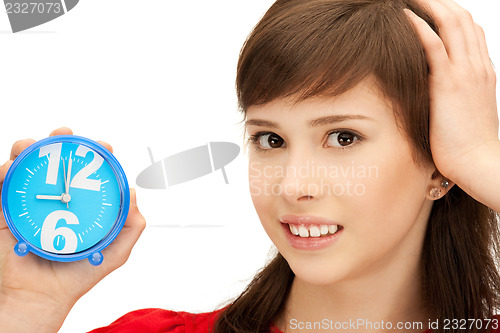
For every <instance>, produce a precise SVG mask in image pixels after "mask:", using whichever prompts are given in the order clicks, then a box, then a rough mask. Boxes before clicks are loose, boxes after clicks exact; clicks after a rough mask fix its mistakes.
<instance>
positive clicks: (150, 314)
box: [89, 308, 223, 333]
mask: <svg viewBox="0 0 500 333" xmlns="http://www.w3.org/2000/svg"><path fill="white" fill-rule="evenodd" d="M222 310H223V309H219V310H215V311H213V312H205V313H190V312H182V311H171V310H164V309H156V308H150V309H141V310H136V311H132V312H129V313H127V314H125V315H124V316H122V317H120V318H118V319H117V320H116V321H114V322H113V323H111V325H109V326H106V327H101V328H97V329H95V330H92V331H90V332H89V333H118V332H119V333H136V332H150V333H160V332H161V333H170V332H171V333H206V332H209V329H210V331H211V330H212V327H213V325H214V322H215V319H217V316H218V315H219V314H220V313H221V312H222Z"/></svg>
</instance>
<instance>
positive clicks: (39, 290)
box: [0, 128, 145, 332]
mask: <svg viewBox="0 0 500 333" xmlns="http://www.w3.org/2000/svg"><path fill="white" fill-rule="evenodd" d="M61 134H72V132H71V130H69V129H67V128H62V129H58V130H55V131H54V132H52V133H51V136H52V135H61ZM33 143H34V140H22V141H18V142H16V143H15V144H14V145H13V147H12V153H11V156H10V160H9V161H7V162H6V163H5V164H4V165H2V166H1V167H0V190H1V185H2V183H3V180H4V178H5V175H6V173H7V170H8V168H9V167H10V165H11V164H12V162H13V161H14V159H15V158H16V157H17V156H18V155H19V154H20V153H21V152H22V151H23V150H24V149H26V148H27V147H28V146H29V145H31V144H33ZM100 143H101V144H103V145H104V146H105V147H106V148H108V150H110V151H112V148H111V146H110V145H108V144H106V143H104V142H100ZM0 208H1V206H0ZM144 227H145V220H144V218H143V216H142V215H141V213H140V212H139V210H138V209H137V205H136V200H135V191H134V190H133V189H131V193H130V209H129V213H128V217H127V220H126V222H125V225H124V226H123V229H122V230H121V232H120V234H119V235H118V237H117V238H116V239H115V240H114V241H113V243H111V245H109V246H108V247H107V248H106V249H104V250H103V255H104V261H103V263H102V264H101V265H99V266H92V265H91V264H90V263H89V262H88V261H87V260H80V261H76V262H70V263H62V262H53V261H49V260H46V259H42V258H40V257H38V256H36V255H34V254H32V253H29V254H28V255H26V256H25V257H19V256H17V255H16V254H15V253H14V245H15V244H16V243H17V240H16V239H15V237H14V236H13V235H12V234H11V232H10V230H9V229H8V228H7V224H6V222H5V219H4V216H3V214H2V213H0V323H1V325H0V326H1V327H2V331H3V330H6V331H7V332H57V330H58V329H59V328H60V327H61V325H62V323H63V322H64V319H65V318H66V315H67V314H68V313H69V311H70V310H71V308H72V306H73V305H74V304H75V303H76V301H77V300H78V299H79V298H80V297H81V296H83V295H84V294H85V293H86V292H87V291H89V290H90V289H91V288H92V287H93V286H94V285H95V284H97V282H99V281H100V280H101V279H102V278H103V277H105V276H106V275H108V274H109V273H110V272H112V271H113V270H115V269H116V268H118V267H120V266H121V265H123V264H124V263H125V261H127V259H128V257H129V255H130V252H131V250H132V247H133V246H134V244H135V243H136V241H137V239H138V238H139V236H140V235H141V233H142V231H143V230H144Z"/></svg>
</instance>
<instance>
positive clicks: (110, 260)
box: [103, 188, 146, 270]
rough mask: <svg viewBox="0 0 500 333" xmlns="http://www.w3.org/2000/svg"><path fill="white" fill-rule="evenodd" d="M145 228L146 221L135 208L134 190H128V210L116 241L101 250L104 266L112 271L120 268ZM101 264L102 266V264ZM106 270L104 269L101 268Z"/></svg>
mask: <svg viewBox="0 0 500 333" xmlns="http://www.w3.org/2000/svg"><path fill="white" fill-rule="evenodd" d="M145 227H146V220H145V219H144V216H142V214H141V212H140V211H139V209H138V207H137V201H136V192H135V189H133V188H131V189H130V208H129V212H128V216H127V220H126V221H125V224H124V225H123V228H122V230H121V231H120V233H119V234H118V236H117V237H116V239H115V240H114V241H113V242H112V243H111V244H110V245H109V246H108V247H107V248H106V249H104V250H103V255H104V263H106V265H104V266H105V267H108V268H111V269H112V270H114V269H116V268H118V267H120V266H122V265H123V264H124V263H125V262H126V261H127V260H128V258H129V256H130V253H131V251H132V248H133V247H134V245H135V243H136V242H137V240H138V239H139V237H140V236H141V234H142V232H143V231H144V228H145ZM104 263H103V264H104ZM103 269H106V268H103Z"/></svg>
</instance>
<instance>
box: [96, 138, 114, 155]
mask: <svg viewBox="0 0 500 333" xmlns="http://www.w3.org/2000/svg"><path fill="white" fill-rule="evenodd" d="M97 143H98V144H100V145H102V146H103V147H104V148H106V149H107V150H109V152H110V153H111V154H113V147H112V146H111V145H110V144H109V143H107V142H105V141H97Z"/></svg>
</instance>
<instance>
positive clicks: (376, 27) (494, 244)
mask: <svg viewBox="0 0 500 333" xmlns="http://www.w3.org/2000/svg"><path fill="white" fill-rule="evenodd" d="M403 8H409V9H411V10H412V11H413V12H415V13H416V14H417V15H418V16H420V17H421V18H423V19H424V20H425V21H426V22H427V23H428V24H429V25H430V26H431V28H432V29H434V31H436V33H439V32H438V30H437V27H436V24H435V22H434V20H433V19H432V17H431V16H430V14H429V13H428V12H427V10H426V9H425V8H422V7H421V6H420V5H419V4H417V2H416V1H415V0H312V1H311V0H278V1H276V2H275V3H274V4H273V5H272V7H271V8H270V9H269V10H268V11H267V13H266V14H265V15H264V17H263V18H262V19H261V20H260V22H259V23H258V24H257V25H256V26H255V28H254V30H253V31H252V33H251V34H250V36H249V37H248V39H247V40H246V42H245V44H244V46H243V48H242V50H241V54H240V58H239V61H238V69H237V78H236V88H237V95H238V101H239V106H240V109H241V111H242V112H243V113H245V112H246V110H247V108H248V107H249V106H252V105H258V104H265V103H268V102H271V101H273V100H274V99H277V98H282V97H289V96H291V97H294V98H295V100H296V101H297V102H299V101H302V100H305V99H307V98H310V97H315V96H336V95H339V94H341V93H343V92H345V91H347V90H349V89H351V88H353V87H355V86H356V85H357V84H358V83H360V82H361V81H363V80H364V79H366V78H367V77H368V76H371V75H372V76H374V77H375V79H376V81H377V84H378V87H379V89H380V91H381V92H382V93H383V94H384V95H385V96H386V97H387V98H388V99H389V100H390V101H392V103H393V108H394V111H395V116H396V120H397V121H398V124H399V125H400V127H401V128H402V129H403V130H404V131H405V133H406V134H407V137H408V140H409V141H410V143H411V144H412V146H413V147H414V149H413V151H414V159H415V162H416V163H418V164H421V163H423V162H427V163H432V155H431V150H430V144H429V86H428V66H427V62H426V58H425V54H424V50H423V48H422V45H421V43H420V41H419V39H418V36H417V35H416V33H415V31H414V29H413V26H412V25H411V23H410V21H409V20H408V19H407V17H406V15H405V14H404V12H403ZM435 176H438V173H436V174H435ZM499 244H500V240H499V230H498V224H497V214H496V213H495V212H494V211H492V210H491V209H489V208H488V207H486V206H484V205H483V204H481V203H479V202H477V201H476V200H474V199H473V198H472V197H470V196H469V195H468V194H466V193H465V192H464V191H462V190H461V189H460V188H459V187H458V186H454V187H453V188H451V189H450V191H449V192H448V193H447V195H446V196H445V197H444V198H442V199H440V200H437V201H435V202H434V204H433V208H432V211H431V214H430V217H429V221H428V227H427V231H426V235H425V239H424V245H423V248H424V251H423V254H422V272H423V276H422V282H423V290H422V294H423V299H424V300H425V302H426V303H425V304H424V306H426V308H427V310H428V312H429V313H431V314H432V316H433V318H429V319H439V320H440V325H439V329H438V330H437V331H436V332H443V333H444V332H445V330H444V329H443V323H444V319H468V318H471V319H472V318H473V319H486V318H492V316H493V314H494V312H495V311H496V310H497V309H498V305H499V296H500V279H499V273H498V270H497V267H496V263H495V260H494V259H495V257H496V255H497V254H498V253H499V252H498V250H499ZM293 278H294V274H293V272H292V270H291V269H290V267H289V266H288V263H287V262H286V260H285V259H284V258H283V257H282V256H281V255H280V254H279V253H278V254H277V256H276V257H275V258H274V259H273V260H272V261H271V262H270V264H268V265H267V266H266V267H265V268H264V269H263V270H261V272H259V274H257V275H256V277H255V278H254V279H253V281H252V282H251V283H250V284H249V285H248V287H247V288H246V290H245V291H244V292H243V293H242V294H241V295H240V296H239V297H238V298H237V299H236V300H234V301H233V302H232V303H231V304H230V305H229V306H228V307H227V309H226V310H225V311H224V312H223V313H222V315H221V316H220V317H219V318H218V320H217V322H216V325H215V332H220V333H222V332H252V333H255V332H266V331H268V329H269V326H270V324H271V323H272V322H273V320H275V319H276V318H277V317H278V316H279V315H280V314H281V311H282V310H283V306H284V304H285V301H286V298H287V296H288V294H289V291H290V287H291V284H292V281H293ZM483 324H485V323H483ZM468 325H469V323H467V331H468V332H474V333H476V332H481V331H482V330H481V329H479V328H477V327H476V326H479V325H474V326H475V327H472V328H469V326H468ZM490 327H491V325H490ZM457 331H458V330H453V329H449V330H446V332H457Z"/></svg>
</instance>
